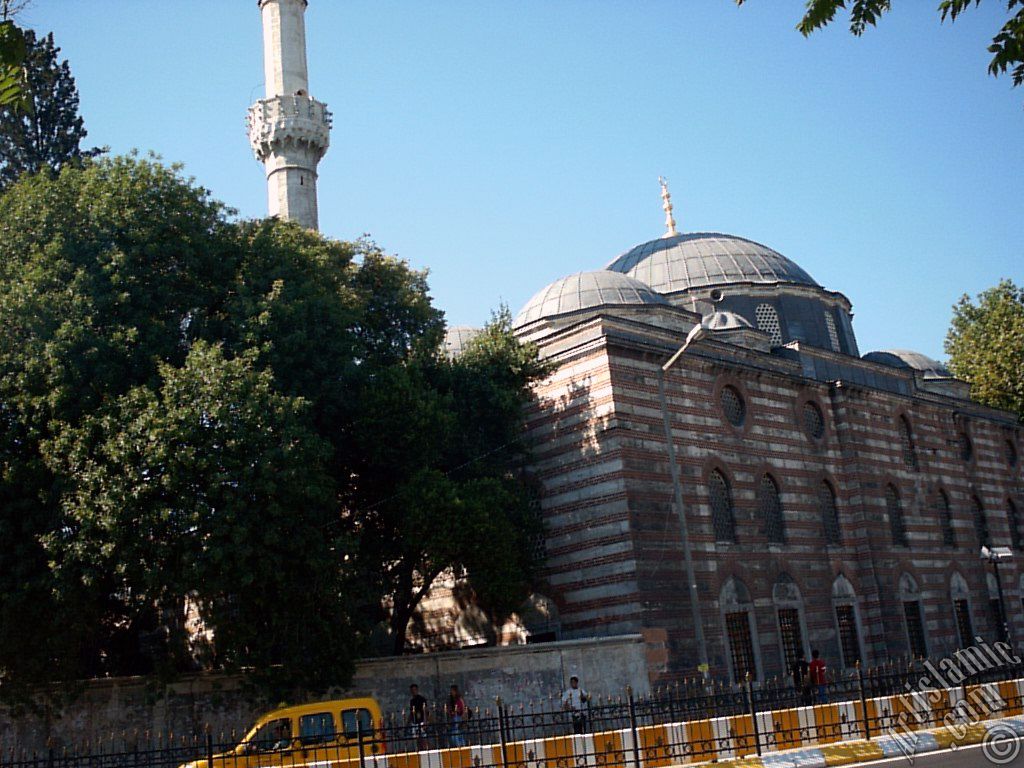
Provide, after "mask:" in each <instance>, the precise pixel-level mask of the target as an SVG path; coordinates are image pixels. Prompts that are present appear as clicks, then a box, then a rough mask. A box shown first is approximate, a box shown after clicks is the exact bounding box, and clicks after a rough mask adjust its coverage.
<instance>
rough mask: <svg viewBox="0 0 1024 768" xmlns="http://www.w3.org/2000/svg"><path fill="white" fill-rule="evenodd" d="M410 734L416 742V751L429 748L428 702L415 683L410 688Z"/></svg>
mask: <svg viewBox="0 0 1024 768" xmlns="http://www.w3.org/2000/svg"><path fill="white" fill-rule="evenodd" d="M409 734H410V735H411V736H412V738H413V739H415V741H416V749H426V748H427V700H426V699H425V698H424V697H423V695H422V694H421V693H420V687H419V686H418V685H416V684H415V683H413V684H412V685H410V686H409Z"/></svg>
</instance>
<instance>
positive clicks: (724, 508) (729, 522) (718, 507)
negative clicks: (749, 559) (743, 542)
mask: <svg viewBox="0 0 1024 768" xmlns="http://www.w3.org/2000/svg"><path fill="white" fill-rule="evenodd" d="M708 486H709V487H708V492H709V494H710V496H711V523H712V525H713V526H714V529H715V540H716V541H736V517H735V514H734V510H733V506H732V490H731V489H730V488H729V481H728V480H726V479H725V475H723V474H722V473H721V472H719V471H718V470H717V469H716V470H715V471H714V472H712V473H711V478H710V480H709V481H708Z"/></svg>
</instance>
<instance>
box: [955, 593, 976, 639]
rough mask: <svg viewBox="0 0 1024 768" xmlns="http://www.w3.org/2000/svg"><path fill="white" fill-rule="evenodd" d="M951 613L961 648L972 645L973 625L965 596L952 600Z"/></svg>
mask: <svg viewBox="0 0 1024 768" xmlns="http://www.w3.org/2000/svg"><path fill="white" fill-rule="evenodd" d="M953 614H954V615H955V616H956V631H957V635H958V636H959V638H960V647H961V648H970V647H971V646H972V645H974V627H972V626H971V609H970V606H969V605H968V604H967V600H966V599H965V598H959V599H957V600H954V601H953Z"/></svg>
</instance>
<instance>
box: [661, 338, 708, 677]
mask: <svg viewBox="0 0 1024 768" xmlns="http://www.w3.org/2000/svg"><path fill="white" fill-rule="evenodd" d="M706 334H707V331H706V329H705V328H704V327H703V325H701V324H698V325H695V326H694V327H693V329H692V330H691V331H690V333H689V334H687V336H686V341H685V342H684V343H683V346H681V347H680V348H679V349H677V350H676V352H675V354H674V355H672V357H670V358H669V359H668V361H667V362H666V363H665V364H664V365H662V366H661V367H660V368H658V400H659V402H660V403H661V420H662V422H663V424H664V427H665V444H666V445H667V446H668V466H669V472H670V474H671V475H672V493H673V496H674V499H675V507H676V514H678V515H679V532H680V534H681V536H682V538H683V559H684V561H685V563H686V585H687V590H688V592H689V597H690V616H691V621H692V622H693V637H694V640H695V641H696V643H697V653H698V658H699V660H700V666H699V669H700V672H701V675H702V676H703V677H704V680H705V681H707V679H708V669H709V667H708V649H707V646H706V645H705V643H704V623H703V621H702V620H701V614H700V601H699V599H698V597H697V579H696V576H695V575H694V572H693V552H692V551H691V546H690V531H689V526H688V525H687V523H686V509H685V508H684V506H683V487H682V484H681V482H680V480H679V466H678V465H677V464H676V448H675V442H674V441H673V440H672V420H671V418H670V417H669V413H668V400H667V399H666V397H665V374H666V373H668V370H669V369H670V368H671V367H672V366H673V365H675V364H676V361H677V360H679V358H680V357H681V356H682V354H683V353H684V352H685V351H686V349H687V348H688V347H689V346H690V345H691V344H692V343H693V342H695V341H697V340H699V339H702V338H703V337H704V336H705V335H706Z"/></svg>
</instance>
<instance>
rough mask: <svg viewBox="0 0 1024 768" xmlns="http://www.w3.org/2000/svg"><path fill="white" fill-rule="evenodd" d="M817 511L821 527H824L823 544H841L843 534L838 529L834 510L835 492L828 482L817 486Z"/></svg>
mask: <svg viewBox="0 0 1024 768" xmlns="http://www.w3.org/2000/svg"><path fill="white" fill-rule="evenodd" d="M818 510H819V511H820V512H821V522H822V525H824V526H825V543H826V544H842V543H843V532H842V529H841V528H840V527H839V513H838V511H837V510H836V492H835V491H834V490H833V488H832V485H831V483H829V482H828V480H825V481H824V482H823V483H822V484H821V485H819V486H818Z"/></svg>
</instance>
